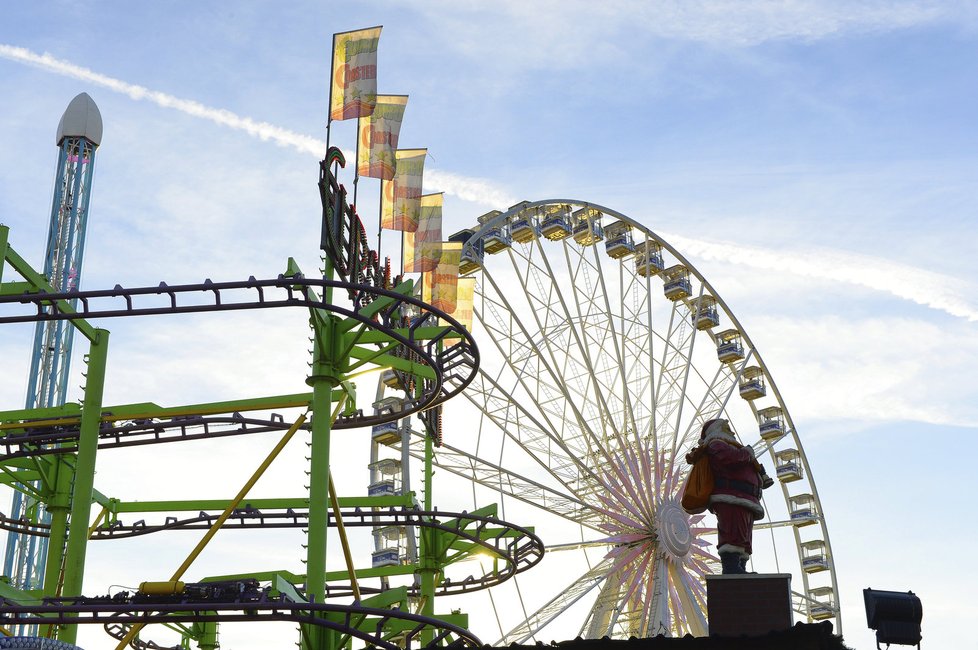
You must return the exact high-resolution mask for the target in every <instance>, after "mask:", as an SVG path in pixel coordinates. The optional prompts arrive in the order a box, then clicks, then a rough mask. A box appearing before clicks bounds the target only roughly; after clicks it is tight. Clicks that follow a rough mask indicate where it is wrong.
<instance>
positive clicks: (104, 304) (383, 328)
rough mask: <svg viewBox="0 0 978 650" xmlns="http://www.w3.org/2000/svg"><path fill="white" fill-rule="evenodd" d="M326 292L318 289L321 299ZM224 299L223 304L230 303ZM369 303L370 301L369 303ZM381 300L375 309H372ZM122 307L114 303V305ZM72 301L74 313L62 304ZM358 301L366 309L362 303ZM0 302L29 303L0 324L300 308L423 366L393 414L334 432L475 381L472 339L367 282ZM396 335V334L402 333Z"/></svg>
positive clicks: (421, 405)
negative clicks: (335, 293)
mask: <svg viewBox="0 0 978 650" xmlns="http://www.w3.org/2000/svg"><path fill="white" fill-rule="evenodd" d="M313 288H320V289H324V290H329V289H342V290H345V291H347V292H349V293H351V295H353V296H354V297H355V300H354V304H356V305H360V306H358V307H357V308H356V309H349V308H346V307H342V306H340V305H335V304H332V303H329V302H327V301H326V299H325V298H319V297H318V296H316V295H315V293H314V292H313V291H312V289H313ZM275 290H278V291H279V292H284V293H283V294H280V295H278V296H276V297H271V296H268V295H266V293H271V292H272V291H275ZM326 293H327V292H326V291H324V295H325V294H326ZM202 294H209V295H210V297H211V299H212V302H206V303H204V302H199V301H198V302H185V303H183V304H180V300H181V299H183V298H188V297H198V298H199V296H200V295H202ZM160 296H165V297H166V298H167V299H168V304H166V305H163V306H161V305H159V304H149V305H145V306H141V305H138V304H137V302H136V301H137V300H140V299H141V300H149V299H152V298H158V297H160ZM229 298H230V301H229ZM368 299H369V300H368ZM382 299H384V300H387V301H389V304H386V305H384V306H382V307H380V308H376V307H374V306H372V305H373V303H374V302H376V301H379V300H382ZM120 300H121V301H123V306H119V301H120ZM73 301H76V303H77V305H78V308H77V309H74V308H71V307H70V305H69V303H70V302H73ZM362 303H365V304H362ZM0 305H33V306H34V307H35V309H34V310H31V311H29V312H28V313H20V314H11V315H0V324H5V323H29V322H39V321H49V320H79V319H90V318H115V317H121V316H149V315H162V314H187V313H200V312H212V311H239V310H247V309H270V308H280V307H307V308H310V309H315V310H322V311H327V312H330V313H332V314H336V315H338V316H342V317H345V318H347V319H350V321H353V322H355V323H358V324H359V331H358V332H356V333H354V334H353V338H354V344H355V343H356V340H357V339H358V338H359V337H360V336H361V335H362V334H363V333H365V332H366V331H368V330H377V331H380V332H382V333H383V334H384V335H385V336H387V337H389V338H390V339H391V340H393V341H394V342H395V343H396V345H397V347H396V349H394V350H393V352H392V354H394V355H395V356H401V357H404V358H407V359H410V360H411V361H412V362H414V363H417V364H419V365H422V366H427V367H428V368H430V369H431V370H432V371H433V372H434V375H435V376H434V378H433V379H430V380H426V381H425V382H423V384H422V390H421V391H420V394H419V395H418V396H416V397H414V398H413V399H412V400H410V401H409V402H408V403H406V404H404V408H403V409H402V410H401V412H400V413H396V414H390V413H381V414H370V415H368V414H364V413H363V412H362V410H357V411H355V412H354V413H352V414H341V415H340V416H339V417H338V418H337V420H336V423H335V424H334V425H333V428H334V429H352V428H358V427H367V426H373V425H377V424H385V423H387V422H390V421H393V420H395V419H400V418H403V417H406V416H409V415H413V414H415V413H419V412H421V411H424V410H426V409H430V408H433V407H435V406H438V405H439V404H442V403H443V402H445V401H447V400H449V399H451V398H452V397H454V396H455V395H458V394H459V393H460V392H461V391H462V390H464V389H465V387H466V386H468V385H469V383H471V381H472V380H473V379H474V377H475V373H476V369H477V368H478V366H479V351H478V348H477V346H476V344H475V339H474V338H473V337H472V335H471V334H470V333H469V332H468V330H466V328H465V327H464V326H462V324H461V323H459V322H458V321H457V320H455V319H454V318H453V317H452V316H450V315H448V314H446V313H445V312H443V311H441V310H439V309H436V308H435V307H432V306H431V305H429V304H427V303H425V302H423V301H422V300H420V299H419V298H415V297H414V296H410V295H405V294H402V293H398V292H396V291H392V290H389V289H383V288H380V287H374V286H371V285H366V284H351V283H348V282H341V281H336V280H310V279H307V278H304V277H301V276H292V277H288V276H284V275H280V276H279V277H278V278H275V279H271V280H257V279H255V278H254V277H253V276H252V277H250V278H249V279H248V280H245V281H236V282H212V281H210V280H205V281H204V282H203V283H201V284H188V285H174V286H169V285H167V284H166V283H163V282H161V283H160V284H159V285H158V286H156V287H138V288H131V289H127V288H123V287H121V286H119V285H116V286H115V287H114V288H112V289H103V290H95V291H75V292H66V293H46V292H34V293H31V292H28V293H23V294H19V295H12V296H0ZM402 308H404V309H411V310H415V311H416V312H417V313H419V314H422V316H420V317H418V318H414V319H411V320H410V322H408V323H404V324H403V325H402V324H401V323H399V322H398V321H399V320H403V318H402V317H401V314H402V311H403V310H402ZM439 323H444V325H441V326H440V327H441V332H440V333H437V334H435V335H434V336H432V337H431V338H424V339H421V338H419V337H418V332H419V330H420V329H421V328H430V327H434V326H437V325H438V324H439ZM402 332H403V333H402Z"/></svg>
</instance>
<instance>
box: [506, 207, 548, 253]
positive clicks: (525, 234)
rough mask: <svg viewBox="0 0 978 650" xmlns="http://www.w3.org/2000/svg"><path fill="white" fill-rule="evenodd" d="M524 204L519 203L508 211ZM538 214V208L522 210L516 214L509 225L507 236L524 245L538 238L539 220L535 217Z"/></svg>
mask: <svg viewBox="0 0 978 650" xmlns="http://www.w3.org/2000/svg"><path fill="white" fill-rule="evenodd" d="M525 204H526V201H521V202H520V203H517V204H516V205H514V206H513V207H512V208H510V210H512V209H513V208H515V207H517V206H520V205H525ZM539 212H540V208H523V209H522V210H520V211H519V212H517V213H516V216H514V217H513V218H512V221H510V224H509V234H510V236H511V237H512V238H513V240H514V241H518V242H519V243H521V244H526V243H527V242H531V241H533V240H534V239H538V238H539V237H540V232H541V231H540V219H539V217H538V216H537V215H538V214H539Z"/></svg>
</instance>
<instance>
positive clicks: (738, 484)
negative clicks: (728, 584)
mask: <svg viewBox="0 0 978 650" xmlns="http://www.w3.org/2000/svg"><path fill="white" fill-rule="evenodd" d="M700 445H701V448H702V449H703V451H705V452H706V454H707V455H708V456H709V458H710V469H711V470H713V480H714V487H713V493H712V494H711V495H710V511H711V512H713V513H714V514H716V516H717V538H718V539H717V552H718V553H719V554H720V561H721V562H722V564H723V572H724V573H743V572H745V571H746V564H747V560H748V559H749V558H750V556H751V553H752V552H753V547H752V544H751V536H752V532H753V528H754V521H755V520H756V519H760V518H762V517H763V516H764V508H763V506H761V499H760V497H761V487H762V482H764V483H765V485H764V487H767V485H769V484H770V483H771V482H772V481H771V480H770V479H767V477H766V475H765V474H763V468H762V467H761V466H760V464H759V463H758V462H757V460H756V459H755V458H754V450H753V449H752V448H751V447H749V446H744V445H741V444H740V443H739V442H737V439H736V438H735V437H734V435H733V432H732V431H731V430H730V425H729V424H728V423H727V421H726V420H710V421H708V422H707V423H706V424H704V425H703V430H702V433H701V434H700ZM764 479H767V480H766V481H765V480H764Z"/></svg>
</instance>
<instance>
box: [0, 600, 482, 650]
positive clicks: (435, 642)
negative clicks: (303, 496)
mask: <svg viewBox="0 0 978 650" xmlns="http://www.w3.org/2000/svg"><path fill="white" fill-rule="evenodd" d="M329 615H333V617H334V618H339V619H340V620H332V619H330V618H321V617H324V616H329ZM367 617H371V618H376V620H377V623H376V632H375V633H374V634H371V633H368V632H365V631H364V630H361V629H359V628H358V627H357V625H358V622H356V621H355V619H356V618H360V619H361V620H362V619H366V618H367ZM259 620H264V621H291V622H295V623H305V624H308V625H313V626H317V627H322V628H326V629H330V630H333V631H336V632H339V633H340V634H344V635H349V636H351V637H356V638H358V639H361V640H363V641H365V642H366V643H367V644H372V645H375V646H377V647H380V648H384V649H385V650H398V649H400V650H410V649H411V648H433V647H436V646H439V647H446V645H447V646H449V647H464V648H477V647H481V646H482V642H481V641H480V640H479V639H478V637H476V636H475V635H474V634H472V633H471V632H469V631H468V630H466V629H465V628H463V627H460V626H457V625H453V624H452V623H449V622H447V621H443V620H439V619H436V618H430V617H427V616H422V615H420V614H412V613H410V612H405V611H402V610H398V609H378V608H374V607H363V606H360V605H357V604H353V605H331V604H328V603H298V602H292V601H290V600H288V599H286V598H284V597H278V598H265V599H264V600H259V601H256V602H247V603H242V602H231V603H216V602H209V601H208V602H199V603H119V604H114V603H111V602H104V599H101V598H76V599H61V600H53V599H52V600H50V601H49V602H46V603H43V604H40V605H18V604H16V603H13V602H10V601H4V600H3V599H0V625H4V626H11V625H18V624H20V625H22V624H37V625H51V624H62V623H70V624H73V625H74V624H89V625H103V626H106V629H107V630H108V629H109V626H118V627H119V628H122V629H123V630H124V629H125V628H128V626H130V625H135V624H140V623H142V624H150V623H178V622H204V623H210V622H218V623H224V622H254V621H259ZM392 622H397V623H401V624H403V625H404V626H405V627H407V626H410V625H411V624H413V626H411V627H408V629H407V630H406V634H405V635H404V636H403V637H402V638H403V642H400V641H399V642H394V641H392V640H389V639H386V638H384V636H383V634H382V630H383V629H384V627H385V626H389V625H390V624H391V623H392ZM425 630H439V632H438V633H437V634H435V635H434V638H433V639H432V640H431V641H429V642H428V643H426V644H425V645H420V644H414V641H415V640H416V639H418V637H419V636H420V635H421V633H422V632H423V631H425ZM117 634H118V630H117V632H116V634H113V635H112V636H115V637H116V638H118V639H121V638H123V636H124V635H125V632H124V631H123V632H122V634H118V636H117ZM449 636H452V637H454V639H453V640H452V641H450V642H449V643H447V644H445V641H446V640H447V639H448V638H449ZM153 645H155V644H153ZM146 647H151V646H146ZM157 647H159V646H157Z"/></svg>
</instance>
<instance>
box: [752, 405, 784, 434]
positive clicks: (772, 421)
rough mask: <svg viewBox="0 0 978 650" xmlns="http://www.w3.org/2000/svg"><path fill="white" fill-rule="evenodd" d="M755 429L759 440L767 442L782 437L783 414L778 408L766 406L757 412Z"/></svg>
mask: <svg viewBox="0 0 978 650" xmlns="http://www.w3.org/2000/svg"><path fill="white" fill-rule="evenodd" d="M757 428H758V430H759V433H760V434H761V439H762V440H766V441H767V442H772V441H774V440H778V439H780V438H781V437H782V436H784V430H785V427H784V413H783V412H782V410H781V407H780V406H768V407H767V408H762V409H760V410H759V411H758V412H757Z"/></svg>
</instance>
